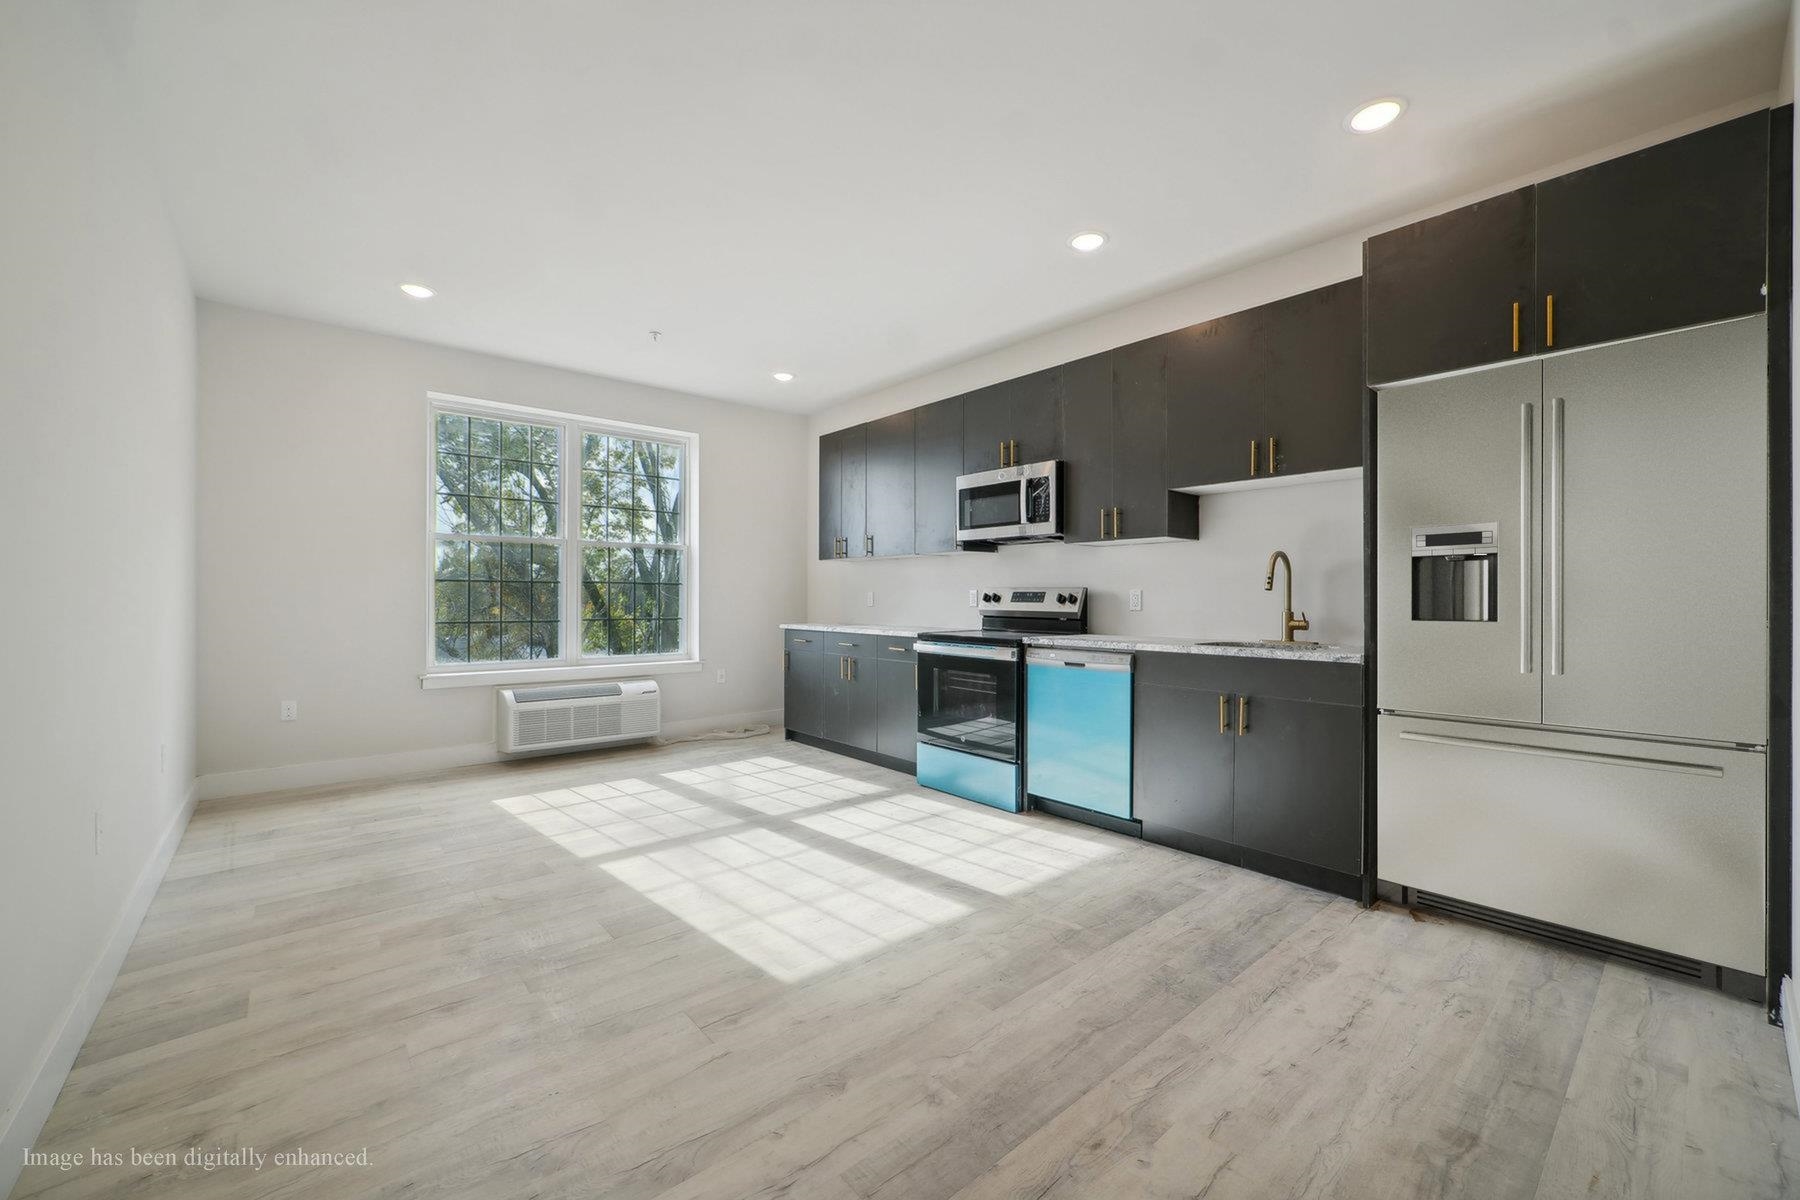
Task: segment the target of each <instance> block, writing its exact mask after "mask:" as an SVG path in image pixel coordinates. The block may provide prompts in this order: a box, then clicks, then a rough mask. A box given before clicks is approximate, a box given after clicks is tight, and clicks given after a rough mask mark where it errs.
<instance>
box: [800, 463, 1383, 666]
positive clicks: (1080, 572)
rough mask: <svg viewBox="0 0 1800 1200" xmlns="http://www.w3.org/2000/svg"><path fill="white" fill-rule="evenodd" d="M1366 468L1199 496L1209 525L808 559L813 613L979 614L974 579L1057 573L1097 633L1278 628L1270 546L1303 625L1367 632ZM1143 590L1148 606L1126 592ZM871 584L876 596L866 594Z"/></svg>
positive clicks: (965, 619) (911, 618)
mask: <svg viewBox="0 0 1800 1200" xmlns="http://www.w3.org/2000/svg"><path fill="white" fill-rule="evenodd" d="M1362 549H1363V547H1362V480H1360V479H1348V480H1345V479H1337V480H1332V481H1330V482H1325V483H1306V484H1296V485H1293V486H1289V487H1277V488H1268V489H1264V490H1257V491H1245V492H1230V493H1224V494H1220V495H1210V496H1202V497H1200V537H1199V539H1198V540H1197V541H1192V542H1172V543H1158V544H1152V545H1143V546H1130V545H1125V546H1065V545H1061V544H1059V543H1038V544H1032V545H1023V546H1010V547H1005V548H1003V549H1001V550H1000V551H999V552H998V553H996V554H976V553H959V554H954V555H931V556H926V557H919V558H887V559H872V560H865V561H856V560H851V561H846V562H835V561H830V560H827V561H824V562H819V561H814V562H811V563H810V564H809V565H808V568H807V612H806V614H805V619H806V620H809V621H828V622H834V623H844V624H911V623H915V622H916V623H918V624H921V625H930V626H937V627H940V628H942V627H955V626H963V627H966V626H971V625H974V624H977V623H978V621H977V617H976V614H975V612H974V610H973V609H971V608H969V606H968V592H969V589H970V588H988V589H993V588H1007V587H1014V586H1029V585H1033V584H1047V585H1050V586H1052V587H1054V586H1057V585H1068V586H1076V587H1086V588H1087V589H1088V606H1089V616H1088V625H1089V628H1090V629H1091V630H1093V631H1094V632H1095V633H1116V634H1134V635H1138V636H1169V637H1194V638H1214V639H1220V638H1265V637H1279V636H1280V634H1281V607H1282V590H1283V587H1284V583H1285V581H1284V580H1283V578H1282V577H1281V576H1279V575H1278V576H1277V578H1276V581H1275V591H1274V594H1270V593H1269V592H1266V591H1264V590H1263V573H1264V572H1265V571H1266V570H1267V568H1268V562H1269V555H1270V553H1271V552H1273V551H1275V550H1286V551H1287V552H1288V557H1289V558H1291V559H1292V560H1293V562H1294V608H1295V609H1296V610H1297V611H1298V610H1304V611H1305V612H1306V614H1307V615H1308V617H1309V618H1311V620H1312V628H1311V629H1310V630H1309V631H1308V632H1306V633H1304V634H1301V635H1300V636H1302V637H1305V638H1309V639H1316V640H1318V641H1324V642H1335V643H1339V644H1342V645H1350V646H1360V645H1361V644H1362V641H1363V580H1362ZM1133 588H1141V589H1143V592H1144V608H1143V611H1142V612H1131V611H1129V606H1128V602H1127V600H1128V594H1129V592H1130V591H1131V589H1133ZM870 592H873V593H874V595H875V603H874V605H873V606H870V605H869V604H868V603H867V599H868V594H869V593H870Z"/></svg>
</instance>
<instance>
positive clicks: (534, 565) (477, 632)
mask: <svg viewBox="0 0 1800 1200" xmlns="http://www.w3.org/2000/svg"><path fill="white" fill-rule="evenodd" d="M561 554H562V549H561V547H560V546H559V545H558V544H557V543H555V542H504V543H496V542H472V541H463V540H458V539H453V538H440V539H439V540H438V542H437V554H436V560H437V564H436V578H435V580H434V581H433V584H432V589H433V590H432V620H433V622H434V624H435V626H436V637H435V646H436V661H437V662H439V663H464V662H470V663H482V662H514V661H520V662H523V661H529V660H531V659H545V658H556V657H557V656H558V655H559V653H560V645H561V635H560V633H559V630H560V629H561V626H562V585H561V584H560V583H558V582H557V581H558V579H559V578H560V576H561V570H560V562H561Z"/></svg>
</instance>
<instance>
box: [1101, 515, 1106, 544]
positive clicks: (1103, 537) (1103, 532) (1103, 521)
mask: <svg viewBox="0 0 1800 1200" xmlns="http://www.w3.org/2000/svg"><path fill="white" fill-rule="evenodd" d="M1100 540H1101V541H1103V542H1104V541H1105V540H1106V510H1105V509H1104V508H1103V509H1101V510H1100Z"/></svg>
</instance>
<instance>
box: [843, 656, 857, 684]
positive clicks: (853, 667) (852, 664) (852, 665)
mask: <svg viewBox="0 0 1800 1200" xmlns="http://www.w3.org/2000/svg"><path fill="white" fill-rule="evenodd" d="M844 661H845V662H846V663H848V664H850V665H849V666H848V667H847V668H845V669H846V670H847V671H849V673H850V682H851V683H855V682H856V660H855V659H854V658H846V659H845V660H844Z"/></svg>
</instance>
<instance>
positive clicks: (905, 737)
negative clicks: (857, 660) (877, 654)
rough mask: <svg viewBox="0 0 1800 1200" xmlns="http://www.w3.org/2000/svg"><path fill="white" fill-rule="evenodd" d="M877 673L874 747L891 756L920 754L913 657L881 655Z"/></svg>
mask: <svg viewBox="0 0 1800 1200" xmlns="http://www.w3.org/2000/svg"><path fill="white" fill-rule="evenodd" d="M875 670H876V675H877V696H876V701H875V708H876V729H875V750H876V752H877V753H879V754H882V755H884V756H886V757H888V758H897V759H900V760H902V761H904V762H909V763H910V762H916V761H917V759H918V757H919V677H918V675H917V674H916V673H915V672H916V671H917V670H918V668H917V667H916V666H915V665H914V664H913V662H912V661H911V660H910V659H894V658H882V659H878V660H877V661H876V664H875Z"/></svg>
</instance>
